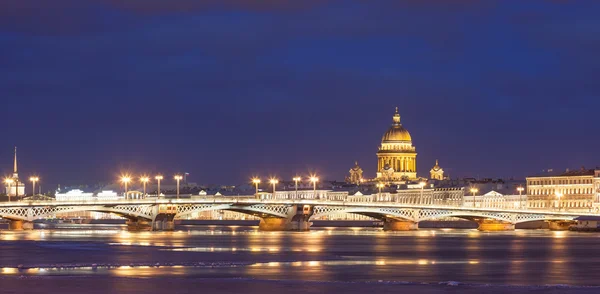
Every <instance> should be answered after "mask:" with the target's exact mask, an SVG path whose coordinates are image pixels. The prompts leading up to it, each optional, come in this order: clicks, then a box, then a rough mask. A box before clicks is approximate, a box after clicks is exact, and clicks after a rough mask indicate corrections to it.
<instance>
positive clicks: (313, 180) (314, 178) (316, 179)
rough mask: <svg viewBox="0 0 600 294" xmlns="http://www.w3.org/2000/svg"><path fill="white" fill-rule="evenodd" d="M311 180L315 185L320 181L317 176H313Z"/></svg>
mask: <svg viewBox="0 0 600 294" xmlns="http://www.w3.org/2000/svg"><path fill="white" fill-rule="evenodd" d="M309 180H310V181H311V182H313V183H316V182H318V181H319V178H317V177H316V176H311V177H310V179H309Z"/></svg>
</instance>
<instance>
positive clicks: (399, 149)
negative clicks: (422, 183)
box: [377, 107, 417, 182]
mask: <svg viewBox="0 0 600 294" xmlns="http://www.w3.org/2000/svg"><path fill="white" fill-rule="evenodd" d="M392 121H393V122H392V125H391V126H390V128H389V129H388V130H387V132H385V134H383V138H381V146H379V151H378V152H377V180H378V181H382V182H400V181H407V180H415V179H417V151H416V148H415V146H413V144H412V138H411V136H410V133H409V132H408V131H407V130H406V129H405V128H404V126H402V123H400V114H399V113H398V107H396V113H394V117H393V118H392Z"/></svg>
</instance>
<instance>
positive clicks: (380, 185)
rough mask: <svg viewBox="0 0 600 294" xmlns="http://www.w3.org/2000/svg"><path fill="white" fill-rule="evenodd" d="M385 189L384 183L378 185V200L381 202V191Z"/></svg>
mask: <svg viewBox="0 0 600 294" xmlns="http://www.w3.org/2000/svg"><path fill="white" fill-rule="evenodd" d="M383 187H385V184H383V183H377V188H379V194H378V197H377V198H379V199H378V200H381V189H382V188H383Z"/></svg>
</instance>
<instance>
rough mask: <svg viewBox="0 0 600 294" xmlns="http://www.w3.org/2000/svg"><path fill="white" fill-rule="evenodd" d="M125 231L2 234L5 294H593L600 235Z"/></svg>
mask: <svg viewBox="0 0 600 294" xmlns="http://www.w3.org/2000/svg"><path fill="white" fill-rule="evenodd" d="M123 229H124V228H123V227H122V226H98V227H95V226H86V227H85V228H84V229H55V230H34V231H21V232H18V231H0V287H3V289H4V292H2V291H1V290H2V289H1V288H0V292H2V293H11V292H10V291H13V292H14V293H44V292H43V291H41V289H43V290H44V291H45V290H56V291H58V290H60V291H61V292H63V293H77V292H81V291H87V292H89V293H94V292H93V290H98V291H99V292H98V293H103V292H106V291H109V292H137V291H138V290H139V291H140V292H145V293H148V292H150V293H152V292H163V291H165V290H166V291H169V290H175V289H177V290H175V293H184V292H186V293H187V291H188V290H194V289H195V290H198V289H197V287H209V288H205V290H206V289H208V291H204V292H205V293H239V291H240V290H243V291H244V292H247V293H259V292H261V293H262V292H264V291H275V292H278V290H277V289H278V287H280V288H281V291H283V290H284V289H286V290H285V291H286V292H289V293H296V292H294V291H299V292H297V293H306V292H311V290H310V289H313V290H314V291H316V292H332V291H333V292H337V291H346V292H348V293H352V292H353V291H356V293H359V292H361V291H362V293H364V291H369V289H378V290H377V291H378V292H380V293H387V292H386V291H389V292H390V293H393V292H396V290H397V288H398V287H400V288H402V289H406V290H409V289H410V291H413V290H415V289H416V290H415V291H418V292H423V293H429V292H431V293H438V292H436V291H440V292H439V293H447V292H445V291H448V289H459V288H460V289H461V291H460V292H461V293H470V292H469V291H473V292H472V293H480V291H478V290H481V287H485V289H486V292H488V293H495V292H494V291H499V292H497V293H503V292H505V291H504V290H507V289H510V292H513V293H516V292H529V291H534V292H535V291H540V289H541V290H543V291H549V292H548V293H566V292H577V293H588V292H589V293H598V292H600V280H599V277H600V256H599V255H598V254H597V253H596V250H598V248H599V245H600V235H598V234H595V233H577V232H551V231H547V230H516V231H512V232H489V233H486V232H479V231H477V230H469V229H462V230H459V229H425V230H419V231H412V232H383V231H381V230H380V229H374V228H319V229H314V230H312V231H310V232H259V231H258V230H257V228H256V227H243V226H178V227H177V230H176V231H175V232H127V231H125V230H123ZM138 284H139V285H138ZM24 285H30V286H29V287H27V288H23V287H24ZM31 285H37V286H35V287H31ZM86 285H87V287H89V288H88V289H85V287H86ZM94 285H96V286H94ZM119 285H121V286H119ZM123 285H127V287H124V286H123ZM135 285H138V286H135ZM169 285H171V286H169ZM202 285H203V286H202ZM236 285H237V286H236ZM78 287H84V288H78ZM128 287H130V288H128ZM178 287H180V288H178ZM306 287H309V289H306ZM507 287H508V288H507ZM413 288H414V289H413ZM38 290H40V292H36V291H38ZM90 291H92V292H90ZM50 292H53V291H50ZM197 292H199V291H190V293H197ZM316 292H315V293H316ZM46 293H48V292H46ZM457 293H458V292H457Z"/></svg>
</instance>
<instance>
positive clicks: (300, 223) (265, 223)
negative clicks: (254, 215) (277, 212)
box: [258, 217, 312, 232]
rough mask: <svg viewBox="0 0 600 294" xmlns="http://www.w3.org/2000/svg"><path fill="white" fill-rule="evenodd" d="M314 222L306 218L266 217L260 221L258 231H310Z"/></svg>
mask: <svg viewBox="0 0 600 294" xmlns="http://www.w3.org/2000/svg"><path fill="white" fill-rule="evenodd" d="M311 225H312V222H309V221H308V220H306V219H304V218H296V217H294V218H292V219H289V218H276V217H265V218H261V219H260V223H259V224H258V229H259V230H261V231H265V232H277V231H309V230H310V226H311Z"/></svg>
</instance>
